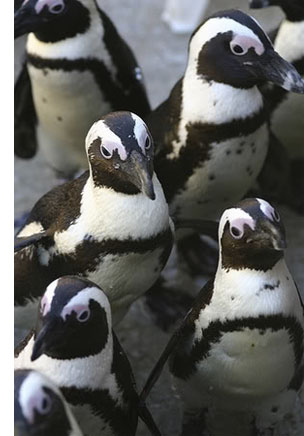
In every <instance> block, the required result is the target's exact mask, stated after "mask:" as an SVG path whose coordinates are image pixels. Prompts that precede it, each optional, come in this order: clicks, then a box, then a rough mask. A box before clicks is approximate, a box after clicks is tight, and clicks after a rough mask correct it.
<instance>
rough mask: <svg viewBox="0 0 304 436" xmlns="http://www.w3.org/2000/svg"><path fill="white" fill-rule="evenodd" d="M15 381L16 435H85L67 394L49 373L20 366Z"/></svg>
mask: <svg viewBox="0 0 304 436" xmlns="http://www.w3.org/2000/svg"><path fill="white" fill-rule="evenodd" d="M14 384H15V388H14V412H15V413H14V431H15V433H14V434H15V435H16V436H54V435H55V434H56V435H57V436H83V433H82V431H81V430H80V428H79V426H78V424H77V422H76V420H75V418H74V416H73V414H72V412H71V410H70V407H69V406H68V404H67V402H66V401H65V399H64V397H63V395H62V394H61V392H60V391H59V389H58V388H57V386H55V385H54V383H53V382H52V381H51V380H50V379H49V378H48V377H46V376H45V375H43V374H41V373H39V372H38V371H32V370H29V369H19V370H16V371H15V374H14Z"/></svg>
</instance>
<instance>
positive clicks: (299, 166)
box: [250, 0, 304, 212]
mask: <svg viewBox="0 0 304 436" xmlns="http://www.w3.org/2000/svg"><path fill="white" fill-rule="evenodd" d="M275 5H276V6H280V7H281V9H282V10H283V12H284V13H285V19H283V21H282V22H281V24H280V26H279V28H278V29H276V32H275V39H274V48H275V50H276V51H277V52H278V53H279V54H280V55H281V56H283V57H284V58H285V59H286V60H288V61H289V62H291V63H292V64H293V65H294V66H295V67H296V69H297V70H298V72H299V73H300V74H301V75H302V77H303V75H304V2H303V1H302V0H252V1H251V2H250V7H252V8H262V7H268V6H275ZM263 91H264V94H265V97H266V98H267V100H268V104H269V105H270V108H271V111H272V113H271V128H272V131H273V132H274V134H275V135H276V136H277V137H278V138H279V139H280V141H281V142H282V143H283V145H284V147H285V148H286V152H285V154H286V153H287V156H284V155H283V159H286V157H287V160H288V158H289V159H290V160H291V162H290V172H291V175H290V176H291V183H292V189H293V190H294V191H295V192H296V193H297V195H298V196H302V197H303V195H304V179H303V171H304V148H303V138H304V127H303V114H304V99H303V97H301V96H299V95H293V94H290V93H287V92H286V91H284V90H283V89H281V88H278V87H276V86H274V85H268V86H266V87H265V89H263ZM274 152H275V151H274ZM274 159H275V158H273V160H274ZM299 185H300V189H297V188H298V187H299ZM300 207H302V209H303V208H304V205H303V202H302V204H300ZM302 212H303V210H302Z"/></svg>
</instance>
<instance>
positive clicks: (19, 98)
mask: <svg viewBox="0 0 304 436" xmlns="http://www.w3.org/2000/svg"><path fill="white" fill-rule="evenodd" d="M14 104H15V128H14V131H15V154H16V156H18V157H20V158H22V159H30V158H32V157H33V156H35V154H36V151H37V139H36V124H37V115H36V110H35V106H34V101H33V96H32V86H31V81H30V77H29V74H28V71H27V67H26V63H24V65H23V67H22V70H21V73H20V75H19V77H18V79H17V82H16V84H15V95H14Z"/></svg>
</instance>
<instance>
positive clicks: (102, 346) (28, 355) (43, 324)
mask: <svg viewBox="0 0 304 436" xmlns="http://www.w3.org/2000/svg"><path fill="white" fill-rule="evenodd" d="M23 368H29V369H34V370H37V371H40V372H42V373H43V374H47V375H48V376H49V377H50V379H51V380H52V381H53V382H54V383H56V385H57V386H59V388H60V390H61V392H62V393H63V395H64V397H65V399H66V401H67V402H68V403H69V405H70V407H71V410H72V412H73V413H74V415H75V417H76V419H77V420H78V423H79V425H80V427H81V428H82V430H83V432H84V433H85V434H88V435H90V436H95V435H96V436H98V435H102V436H134V435H135V432H136V428H137V421H138V414H139V415H140V417H141V418H142V419H143V420H145V422H147V425H148V424H150V423H151V422H152V424H151V425H152V428H153V430H154V432H153V433H152V434H155V435H158V434H159V432H158V431H155V428H156V427H153V426H155V424H154V421H153V418H152V416H151V415H150V413H149V411H148V409H147V408H146V407H144V408H139V402H138V394H137V392H136V387H135V381H134V377H133V373H132V369H131V366H130V363H129V361H128V359H127V356H126V355H125V353H124V351H123V349H122V347H121V346H120V343H119V341H118V339H117V337H116V336H115V333H114V332H113V331H112V320H111V309H110V304H109V301H108V298H107V296H106V294H105V293H104V292H103V291H102V290H101V289H100V288H99V287H98V286H97V285H96V284H94V283H92V282H90V281H89V280H86V279H83V278H80V277H76V276H65V277H61V278H59V279H57V280H55V281H54V282H52V283H51V284H50V285H49V286H48V287H47V289H46V291H45V293H44V295H43V296H42V298H41V301H40V305H39V315H38V320H37V326H36V329H35V330H34V331H32V332H30V333H29V335H28V336H27V338H26V339H25V340H24V341H23V342H22V343H21V344H20V345H19V346H18V347H17V349H16V352H15V369H23Z"/></svg>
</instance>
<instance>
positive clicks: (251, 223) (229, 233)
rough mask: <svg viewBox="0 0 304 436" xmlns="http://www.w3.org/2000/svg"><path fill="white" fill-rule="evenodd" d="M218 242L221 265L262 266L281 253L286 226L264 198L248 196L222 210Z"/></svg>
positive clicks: (283, 246)
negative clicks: (229, 207)
mask: <svg viewBox="0 0 304 436" xmlns="http://www.w3.org/2000/svg"><path fill="white" fill-rule="evenodd" d="M219 243H220V249H221V260H222V267H224V268H227V269H229V268H232V269H241V268H253V269H264V270H265V269H268V268H269V267H271V266H273V265H274V264H275V263H276V262H277V261H278V260H279V259H281V258H282V257H283V250H284V249H285V248H286V239H285V229H284V225H283V223H282V220H281V218H280V215H279V214H278V212H277V211H276V210H275V209H274V208H273V207H272V206H271V205H270V204H269V203H268V202H267V201H265V200H262V199H259V198H249V199H245V200H243V201H241V202H240V203H238V204H236V205H235V206H234V207H233V208H231V209H226V210H225V211H224V213H223V215H222V217H221V220H220V224H219Z"/></svg>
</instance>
